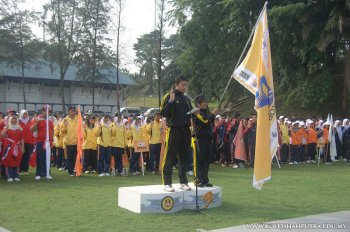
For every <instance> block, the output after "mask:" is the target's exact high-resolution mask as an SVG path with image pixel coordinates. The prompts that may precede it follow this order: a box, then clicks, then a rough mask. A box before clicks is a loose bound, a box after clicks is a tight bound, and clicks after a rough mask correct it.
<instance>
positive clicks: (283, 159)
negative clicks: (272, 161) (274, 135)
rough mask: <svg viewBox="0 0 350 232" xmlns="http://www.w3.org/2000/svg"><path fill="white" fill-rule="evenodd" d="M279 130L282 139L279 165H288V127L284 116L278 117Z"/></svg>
mask: <svg viewBox="0 0 350 232" xmlns="http://www.w3.org/2000/svg"><path fill="white" fill-rule="evenodd" d="M279 122H280V124H279V128H280V131H281V137H282V147H281V163H284V164H286V163H288V162H287V160H288V153H289V134H288V127H287V125H286V123H285V118H284V116H280V117H279Z"/></svg>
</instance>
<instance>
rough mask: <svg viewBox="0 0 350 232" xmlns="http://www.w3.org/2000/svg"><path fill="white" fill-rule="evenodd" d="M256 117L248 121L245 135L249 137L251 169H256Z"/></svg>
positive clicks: (253, 115) (253, 116)
mask: <svg viewBox="0 0 350 232" xmlns="http://www.w3.org/2000/svg"><path fill="white" fill-rule="evenodd" d="M256 122H257V121H256V115H255V114H252V115H251V118H250V119H249V121H248V124H247V127H246V128H245V130H244V134H245V135H246V136H247V143H248V154H249V167H251V168H254V159H255V147H256Z"/></svg>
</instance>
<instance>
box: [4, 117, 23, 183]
mask: <svg viewBox="0 0 350 232" xmlns="http://www.w3.org/2000/svg"><path fill="white" fill-rule="evenodd" d="M1 137H2V138H3V141H4V154H3V156H2V158H1V162H2V165H4V167H5V170H6V174H7V181H8V182H13V181H20V179H19V178H18V171H19V170H18V169H19V166H20V164H21V158H22V154H23V153H24V140H23V129H22V127H21V126H20V125H19V123H18V117H17V116H16V115H12V116H11V117H10V118H9V121H8V125H7V126H6V127H5V128H4V129H3V130H2V131H1Z"/></svg>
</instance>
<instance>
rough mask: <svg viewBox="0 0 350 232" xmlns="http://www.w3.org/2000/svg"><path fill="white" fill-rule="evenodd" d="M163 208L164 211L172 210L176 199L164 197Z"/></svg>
mask: <svg viewBox="0 0 350 232" xmlns="http://www.w3.org/2000/svg"><path fill="white" fill-rule="evenodd" d="M161 206H162V209H163V210H164V211H170V210H172V209H173V207H174V199H173V198H172V197H170V196H166V197H164V198H163V200H162V203H161Z"/></svg>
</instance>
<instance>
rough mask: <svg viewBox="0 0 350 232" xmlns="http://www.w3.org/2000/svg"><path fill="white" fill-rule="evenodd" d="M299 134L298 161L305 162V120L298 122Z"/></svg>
mask: <svg viewBox="0 0 350 232" xmlns="http://www.w3.org/2000/svg"><path fill="white" fill-rule="evenodd" d="M299 135H300V162H303V163H304V162H306V160H307V132H306V128H305V122H303V121H301V122H300V123H299Z"/></svg>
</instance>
